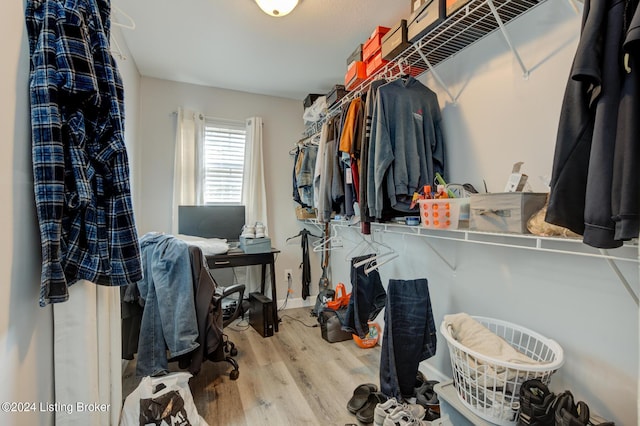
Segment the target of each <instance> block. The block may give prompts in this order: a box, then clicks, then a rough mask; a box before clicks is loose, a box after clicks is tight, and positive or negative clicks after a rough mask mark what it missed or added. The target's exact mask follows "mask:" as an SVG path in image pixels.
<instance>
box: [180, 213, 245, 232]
mask: <svg viewBox="0 0 640 426" xmlns="http://www.w3.org/2000/svg"><path fill="white" fill-rule="evenodd" d="M243 226H244V206H237V205H236V206H228V205H210V206H178V233H180V234H183V235H193V236H196V237H203V238H223V239H226V240H227V241H239V240H240V234H241V233H242V227H243Z"/></svg>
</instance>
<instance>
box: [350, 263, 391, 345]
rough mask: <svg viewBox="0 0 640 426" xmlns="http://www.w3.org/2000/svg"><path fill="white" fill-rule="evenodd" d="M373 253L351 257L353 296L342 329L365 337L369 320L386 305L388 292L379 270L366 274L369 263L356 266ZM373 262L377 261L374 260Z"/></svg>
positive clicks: (362, 337)
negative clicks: (383, 284)
mask: <svg viewBox="0 0 640 426" xmlns="http://www.w3.org/2000/svg"><path fill="white" fill-rule="evenodd" d="M371 256H372V255H371V254H369V255H366V256H360V257H354V258H353V259H351V297H350V298H349V305H348V306H347V314H346V318H345V320H344V322H343V323H342V329H343V330H344V331H348V332H351V333H353V334H357V335H358V336H359V337H360V338H361V339H364V338H365V336H366V335H367V333H368V332H369V325H368V321H372V320H374V319H375V318H376V317H377V316H378V314H379V313H380V311H381V310H382V309H383V308H384V306H385V301H386V298H387V293H386V292H385V290H384V287H383V286H382V281H381V280H380V274H379V273H378V271H377V270H373V271H371V272H369V274H365V272H364V270H365V268H366V267H367V266H369V265H367V264H365V265H362V266H359V267H357V268H356V267H355V266H354V265H355V264H356V263H358V262H359V261H361V260H364V259H367V258H369V257H371ZM372 262H375V260H373V261H372Z"/></svg>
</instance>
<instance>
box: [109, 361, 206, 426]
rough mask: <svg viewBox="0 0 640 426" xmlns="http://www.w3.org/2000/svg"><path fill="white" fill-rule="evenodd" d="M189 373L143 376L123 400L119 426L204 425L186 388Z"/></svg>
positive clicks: (187, 387) (189, 391) (204, 422)
mask: <svg viewBox="0 0 640 426" xmlns="http://www.w3.org/2000/svg"><path fill="white" fill-rule="evenodd" d="M190 377H191V374H189V373H183V372H180V373H171V374H167V375H166V376H160V377H149V376H147V377H144V378H143V379H142V380H141V381H140V384H139V385H138V387H137V388H135V389H134V390H133V392H131V394H130V395H129V396H127V399H125V401H124V407H123V408H122V415H121V416H120V426H145V425H159V426H208V425H207V422H206V421H205V420H204V419H203V418H202V417H201V416H200V415H199V414H198V410H197V409H196V405H195V403H194V402H193V397H192V396H191V390H190V389H189V378H190Z"/></svg>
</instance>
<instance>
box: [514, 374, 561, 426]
mask: <svg viewBox="0 0 640 426" xmlns="http://www.w3.org/2000/svg"><path fill="white" fill-rule="evenodd" d="M555 398H556V397H555V395H554V394H553V392H551V391H549V388H548V387H547V386H546V385H545V384H544V383H542V382H541V381H540V380H538V379H531V380H527V381H525V382H524V383H523V384H522V386H521V387H520V398H519V400H520V413H519V414H518V426H554V415H555V413H554V409H553V408H552V405H553V403H554V401H555Z"/></svg>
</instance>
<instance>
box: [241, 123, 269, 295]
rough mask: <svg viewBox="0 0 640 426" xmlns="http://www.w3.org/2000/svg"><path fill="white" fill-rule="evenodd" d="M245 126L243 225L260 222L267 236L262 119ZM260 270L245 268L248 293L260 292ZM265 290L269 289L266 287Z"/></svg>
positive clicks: (255, 267)
mask: <svg viewBox="0 0 640 426" xmlns="http://www.w3.org/2000/svg"><path fill="white" fill-rule="evenodd" d="M246 126H247V127H246V130H247V134H246V142H245V150H244V153H245V154H244V155H245V157H244V182H243V188H242V204H244V208H245V223H246V224H249V225H253V224H255V223H256V222H262V223H263V224H264V225H265V226H266V227H267V235H268V234H269V232H268V231H269V227H268V222H269V219H268V217H267V190H266V187H265V180H264V162H263V157H262V118H261V117H251V118H247V120H246ZM260 268H261V267H260V266H249V267H247V276H246V285H247V288H248V289H249V292H252V291H259V290H260V283H259V277H260ZM267 288H271V287H269V286H267Z"/></svg>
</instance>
